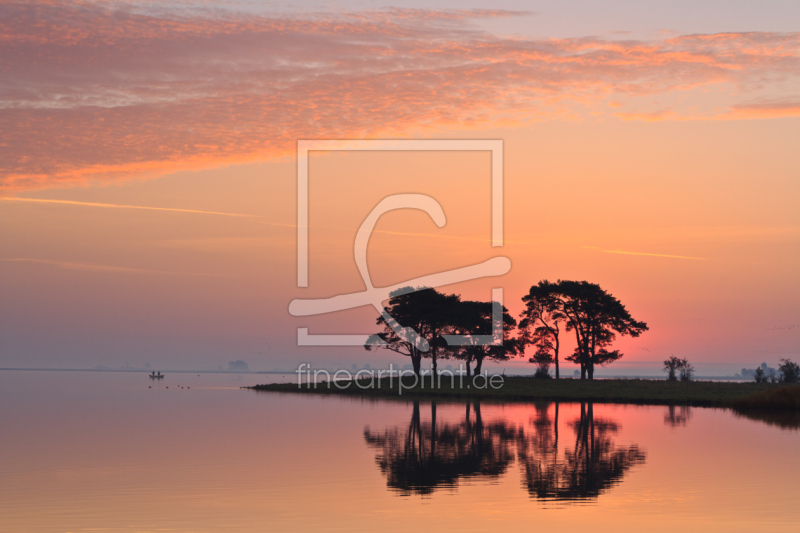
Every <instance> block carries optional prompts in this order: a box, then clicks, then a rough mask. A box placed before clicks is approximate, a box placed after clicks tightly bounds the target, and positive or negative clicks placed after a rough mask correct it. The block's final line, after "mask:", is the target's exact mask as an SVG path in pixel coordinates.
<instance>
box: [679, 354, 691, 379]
mask: <svg viewBox="0 0 800 533" xmlns="http://www.w3.org/2000/svg"><path fill="white" fill-rule="evenodd" d="M680 370H681V381H692V378H693V377H694V367H693V366H692V365H691V364H689V360H688V359H681V366H680Z"/></svg>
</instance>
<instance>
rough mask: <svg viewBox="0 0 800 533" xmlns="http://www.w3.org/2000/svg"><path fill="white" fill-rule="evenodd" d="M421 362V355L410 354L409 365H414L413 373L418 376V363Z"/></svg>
mask: <svg viewBox="0 0 800 533" xmlns="http://www.w3.org/2000/svg"><path fill="white" fill-rule="evenodd" d="M421 363H422V357H420V356H416V357H414V356H413V355H412V356H411V366H413V367H414V373H415V374H416V375H417V376H419V370H420V365H421Z"/></svg>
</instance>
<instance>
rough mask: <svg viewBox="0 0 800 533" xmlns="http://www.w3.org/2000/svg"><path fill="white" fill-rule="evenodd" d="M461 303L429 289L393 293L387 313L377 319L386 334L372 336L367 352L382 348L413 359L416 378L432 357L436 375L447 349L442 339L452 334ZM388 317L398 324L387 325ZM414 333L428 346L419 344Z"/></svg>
mask: <svg viewBox="0 0 800 533" xmlns="http://www.w3.org/2000/svg"><path fill="white" fill-rule="evenodd" d="M460 300H461V298H460V297H459V296H457V295H454V294H450V295H447V294H442V293H440V292H438V291H436V290H435V289H430V288H418V289H413V288H411V287H404V288H402V289H398V290H396V291H394V292H392V293H391V295H390V299H389V305H388V306H387V307H385V308H384V311H385V313H384V314H383V315H381V316H380V317H378V319H377V324H378V325H379V326H383V331H381V332H379V333H376V334H374V335H370V337H369V339H368V340H367V343H366V344H365V345H364V348H365V349H367V350H375V349H378V348H383V349H386V350H391V351H393V352H396V353H399V354H401V355H405V356H407V357H410V358H411V365H412V367H413V368H414V372H415V373H416V374H417V375H420V366H421V363H422V358H423V357H430V358H431V367H432V370H433V373H434V375H435V374H436V371H437V362H438V359H439V356H440V355H441V353H442V351H443V348H444V347H445V346H446V343H445V342H444V339H443V337H442V335H444V334H446V333H450V329H449V328H450V323H451V322H452V319H453V314H454V309H455V307H456V306H457V305H458V304H459V303H460ZM386 316H389V317H391V319H393V321H394V322H395V323H394V324H391V323H390V322H388V321H387V319H386ZM398 325H399V327H398ZM392 326H394V327H392ZM397 330H399V331H400V333H398V331H397ZM411 330H413V331H411ZM414 332H416V334H418V335H419V336H420V337H421V338H422V339H425V341H427V342H425V343H422V342H420V339H418V338H417V337H416V335H415V334H414Z"/></svg>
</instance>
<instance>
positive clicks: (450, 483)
mask: <svg viewBox="0 0 800 533" xmlns="http://www.w3.org/2000/svg"><path fill="white" fill-rule="evenodd" d="M533 407H534V410H535V412H534V414H533V416H532V417H531V421H530V422H531V430H530V431H528V432H526V431H523V430H522V429H518V428H517V427H516V426H515V425H514V424H511V423H509V422H507V421H506V420H504V419H499V420H493V421H491V422H487V421H486V420H484V417H483V416H482V414H481V405H480V403H478V402H475V403H467V404H466V412H465V414H464V418H463V420H462V421H461V422H458V423H455V424H452V423H451V424H448V423H443V422H441V421H437V419H436V403H432V404H431V416H430V421H427V422H424V421H422V417H421V414H420V404H419V402H414V404H413V409H412V414H411V421H410V423H409V424H408V426H403V427H399V426H398V427H396V428H393V429H390V430H387V431H385V432H383V433H373V432H372V431H370V429H369V428H366V429H365V430H364V438H365V439H366V442H367V443H368V445H369V446H371V447H374V448H376V449H377V450H378V453H377V455H376V463H377V465H378V467H379V468H380V470H381V472H382V473H383V474H384V475H385V476H386V483H387V486H388V487H389V488H391V489H394V490H397V491H399V492H401V493H403V494H430V493H432V492H433V491H434V490H436V489H437V488H442V487H454V486H456V485H457V483H458V480H459V479H461V478H469V477H477V476H484V477H489V478H495V477H499V476H500V475H502V474H503V473H505V472H506V471H507V470H508V467H509V466H510V465H511V464H512V463H513V461H514V460H515V458H516V459H518V460H519V465H520V469H521V471H522V475H523V486H524V488H526V489H527V490H528V491H529V493H530V494H531V495H532V496H534V497H536V498H539V499H548V500H550V499H552V500H582V499H590V498H596V497H597V496H599V495H600V494H601V493H603V492H604V491H606V490H608V489H609V488H611V487H613V486H615V485H617V484H618V483H620V482H621V481H622V478H623V477H624V475H625V474H626V472H628V471H629V470H630V469H631V468H632V467H634V466H635V465H639V464H643V463H644V461H645V453H644V452H643V451H641V450H639V448H638V446H636V445H631V446H621V445H618V444H616V442H615V441H614V436H615V434H616V433H617V432H618V431H619V427H620V426H619V424H617V423H616V422H615V421H613V420H611V419H607V418H601V417H595V416H594V409H593V405H592V404H591V403H588V404H585V403H584V404H581V406H580V416H579V417H578V418H577V419H576V420H574V421H571V422H569V423H567V424H565V425H566V426H567V427H568V428H570V429H571V430H572V431H571V432H570V433H571V434H570V435H562V436H561V440H559V409H560V405H559V404H558V403H556V404H534V406H533ZM573 435H574V437H573ZM515 451H516V454H515V453H514V452H515Z"/></svg>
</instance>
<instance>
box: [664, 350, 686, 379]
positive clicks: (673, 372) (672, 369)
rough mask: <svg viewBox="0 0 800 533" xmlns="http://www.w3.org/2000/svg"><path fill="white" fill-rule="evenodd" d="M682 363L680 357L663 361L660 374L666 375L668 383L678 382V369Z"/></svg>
mask: <svg viewBox="0 0 800 533" xmlns="http://www.w3.org/2000/svg"><path fill="white" fill-rule="evenodd" d="M682 364H683V361H681V359H680V357H675V356H674V355H673V356H672V357H670V358H669V359H667V360H666V361H664V368H662V369H661V371H662V372H666V373H667V379H668V380H669V381H678V369H680V367H681V365H682Z"/></svg>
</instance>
